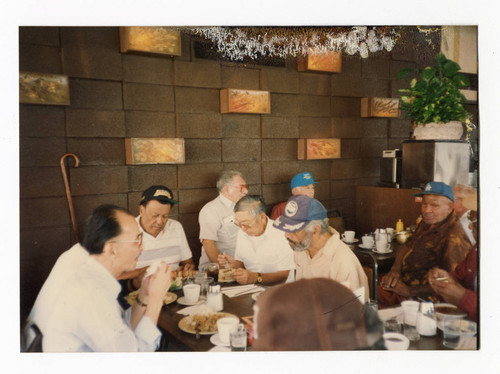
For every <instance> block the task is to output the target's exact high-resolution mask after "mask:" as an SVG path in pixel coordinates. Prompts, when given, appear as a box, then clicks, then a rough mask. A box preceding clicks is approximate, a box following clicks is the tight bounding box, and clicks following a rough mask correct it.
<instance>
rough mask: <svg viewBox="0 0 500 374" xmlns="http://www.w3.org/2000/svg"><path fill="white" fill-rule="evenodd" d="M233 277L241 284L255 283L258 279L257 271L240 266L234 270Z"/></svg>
mask: <svg viewBox="0 0 500 374" xmlns="http://www.w3.org/2000/svg"><path fill="white" fill-rule="evenodd" d="M233 278H234V280H235V281H236V282H238V283H239V284H249V283H255V282H256V281H257V273H254V272H251V271H248V270H247V269H241V268H240V269H236V270H235V271H233Z"/></svg>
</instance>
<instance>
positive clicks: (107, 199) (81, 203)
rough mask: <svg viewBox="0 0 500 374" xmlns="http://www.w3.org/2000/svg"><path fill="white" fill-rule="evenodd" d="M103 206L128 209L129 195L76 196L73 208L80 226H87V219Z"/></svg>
mask: <svg viewBox="0 0 500 374" xmlns="http://www.w3.org/2000/svg"><path fill="white" fill-rule="evenodd" d="M102 204H113V205H117V206H119V207H122V208H125V209H127V194H126V193H122V194H103V195H86V196H75V197H74V198H73V206H74V209H75V218H76V221H77V222H78V224H83V225H84V224H85V221H86V220H87V218H88V217H89V216H90V215H91V214H92V212H93V211H94V209H95V208H97V207H98V206H99V205H102Z"/></svg>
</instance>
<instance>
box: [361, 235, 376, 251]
mask: <svg viewBox="0 0 500 374" xmlns="http://www.w3.org/2000/svg"><path fill="white" fill-rule="evenodd" d="M361 241H362V242H363V247H365V248H371V247H373V245H374V244H375V240H374V239H373V236H371V235H364V236H363V237H362V238H361Z"/></svg>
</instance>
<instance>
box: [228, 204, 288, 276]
mask: <svg viewBox="0 0 500 374" xmlns="http://www.w3.org/2000/svg"><path fill="white" fill-rule="evenodd" d="M265 211H266V205H265V203H264V201H263V200H262V198H261V197H260V196H249V195H247V196H244V197H243V198H241V199H240V200H239V201H238V202H237V203H236V205H235V207H234V212H235V218H236V221H237V223H238V225H239V227H240V231H239V232H238V236H237V239H236V251H235V255H234V258H232V257H231V256H229V255H228V254H221V255H219V258H218V260H219V265H220V266H221V267H224V266H226V265H229V266H230V267H231V268H233V269H235V270H234V272H233V278H234V279H235V280H236V281H237V282H238V283H240V284H248V283H263V284H276V283H282V282H284V281H286V280H287V279H288V280H289V281H293V278H294V271H293V270H294V269H295V264H294V261H293V251H292V249H291V248H290V246H289V245H288V241H287V239H286V238H285V233H284V232H283V231H280V230H278V229H276V228H275V227H273V222H274V221H273V220H271V219H270V218H268V217H267V216H266V213H265Z"/></svg>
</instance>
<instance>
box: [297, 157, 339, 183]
mask: <svg viewBox="0 0 500 374" xmlns="http://www.w3.org/2000/svg"><path fill="white" fill-rule="evenodd" d="M331 163H332V160H308V161H299V169H298V171H297V173H296V174H298V173H302V172H304V171H308V172H309V173H311V174H312V176H313V178H314V181H315V182H321V181H327V180H329V179H330V168H331ZM294 175H295V174H294ZM294 175H291V176H290V181H291V180H292V177H293V176H294Z"/></svg>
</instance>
